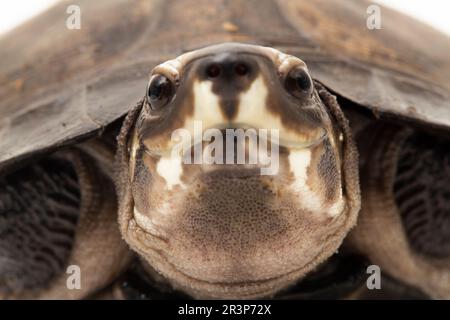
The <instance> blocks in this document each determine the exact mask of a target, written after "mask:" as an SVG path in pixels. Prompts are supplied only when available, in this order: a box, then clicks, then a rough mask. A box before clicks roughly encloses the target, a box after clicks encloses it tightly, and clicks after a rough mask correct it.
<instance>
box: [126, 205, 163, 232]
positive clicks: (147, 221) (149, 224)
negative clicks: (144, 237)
mask: <svg viewBox="0 0 450 320" xmlns="http://www.w3.org/2000/svg"><path fill="white" fill-rule="evenodd" d="M161 211H163V212H164V210H161ZM133 215H134V219H135V220H136V223H137V224H138V226H139V227H141V228H142V229H143V230H144V231H145V232H147V233H149V234H152V235H154V236H157V237H160V238H166V237H167V235H166V234H165V232H163V231H162V230H163V228H161V226H159V224H158V223H157V222H156V221H154V220H153V219H151V218H150V217H148V216H147V215H145V214H143V213H141V212H140V211H139V210H138V209H137V208H136V207H134V210H133ZM155 216H157V215H155Z"/></svg>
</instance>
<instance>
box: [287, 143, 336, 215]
mask: <svg viewBox="0 0 450 320" xmlns="http://www.w3.org/2000/svg"><path fill="white" fill-rule="evenodd" d="M310 163H311V150H310V149H303V150H298V151H291V152H290V154H289V166H290V168H291V171H292V173H293V174H294V177H295V180H294V182H293V183H292V184H291V188H292V189H293V191H294V192H296V193H297V194H298V195H299V201H300V205H301V206H302V207H303V208H304V209H306V210H308V211H311V212H312V213H314V214H323V213H326V214H328V215H329V216H336V215H338V214H339V213H341V212H342V210H343V206H344V203H343V200H342V198H341V197H340V198H339V200H338V201H337V202H335V203H333V204H331V205H329V206H326V205H325V201H324V200H323V197H322V196H321V194H318V193H317V192H316V191H314V190H311V188H310V187H309V186H308V184H307V180H308V167H309V166H310Z"/></svg>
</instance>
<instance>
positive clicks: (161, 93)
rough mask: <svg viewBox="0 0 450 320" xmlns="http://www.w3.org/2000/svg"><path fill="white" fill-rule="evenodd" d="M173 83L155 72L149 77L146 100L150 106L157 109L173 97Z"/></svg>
mask: <svg viewBox="0 0 450 320" xmlns="http://www.w3.org/2000/svg"><path fill="white" fill-rule="evenodd" d="M173 93H174V85H173V83H172V82H171V81H170V80H169V79H167V77H165V76H163V75H161V74H157V75H154V76H152V77H151V79H150V82H149V85H148V88H147V101H148V103H149V105H150V108H151V109H153V110H158V109H160V108H162V107H164V106H165V105H166V104H167V103H168V102H169V101H170V100H171V99H172V97H173Z"/></svg>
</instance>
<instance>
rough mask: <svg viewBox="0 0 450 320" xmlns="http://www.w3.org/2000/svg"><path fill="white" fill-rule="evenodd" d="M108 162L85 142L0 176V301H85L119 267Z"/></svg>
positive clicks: (121, 251) (121, 250) (123, 251)
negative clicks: (1, 299) (3, 299)
mask: <svg viewBox="0 0 450 320" xmlns="http://www.w3.org/2000/svg"><path fill="white" fill-rule="evenodd" d="M93 150H95V152H93ZM108 158H109V159H108ZM112 158H113V152H112V151H108V149H107V148H102V147H100V148H99V147H98V146H95V147H93V146H92V144H90V143H88V144H87V145H84V146H83V145H81V147H76V148H70V149H66V150H62V151H58V152H56V153H54V154H52V155H49V156H47V157H45V158H43V159H41V160H39V161H37V162H35V163H33V164H31V165H29V166H27V167H24V168H21V169H19V170H17V171H15V172H14V173H11V174H8V175H6V176H3V177H1V178H0V238H1V239H2V240H1V242H0V297H2V298H6V299H80V298H85V297H88V296H89V295H91V294H93V293H95V292H96V291H97V290H100V289H102V288H103V287H105V286H106V285H107V284H109V283H110V282H111V281H113V280H114V279H115V278H116V277H117V276H118V275H119V274H120V272H121V271H122V270H123V269H124V268H125V266H126V265H127V263H128V261H129V260H130V252H129V250H128V247H127V245H126V244H125V242H124V241H123V240H122V239H121V236H120V232H119V229H118V226H117V204H116V195H115V190H114V185H113V183H112V180H111V178H110V174H111V169H112V163H113V159H112ZM78 272H79V273H78ZM78 276H79V278H78V279H77V278H76V277H78ZM78 280H79V283H78V282H77V281H78ZM78 284H79V286H78Z"/></svg>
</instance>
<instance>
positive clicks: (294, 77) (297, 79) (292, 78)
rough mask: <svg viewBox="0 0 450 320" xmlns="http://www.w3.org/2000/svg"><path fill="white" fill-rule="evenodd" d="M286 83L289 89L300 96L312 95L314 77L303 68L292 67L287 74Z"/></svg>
mask: <svg viewBox="0 0 450 320" xmlns="http://www.w3.org/2000/svg"><path fill="white" fill-rule="evenodd" d="M284 85H285V87H286V90H287V91H289V92H290V93H291V94H293V95H294V96H296V97H298V98H301V97H305V96H310V95H311V94H312V90H313V83H312V79H311V77H310V76H309V74H308V72H307V71H306V70H305V69H303V68H294V69H292V70H291V71H290V72H289V73H288V74H287V76H286V79H285V80H284Z"/></svg>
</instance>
